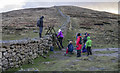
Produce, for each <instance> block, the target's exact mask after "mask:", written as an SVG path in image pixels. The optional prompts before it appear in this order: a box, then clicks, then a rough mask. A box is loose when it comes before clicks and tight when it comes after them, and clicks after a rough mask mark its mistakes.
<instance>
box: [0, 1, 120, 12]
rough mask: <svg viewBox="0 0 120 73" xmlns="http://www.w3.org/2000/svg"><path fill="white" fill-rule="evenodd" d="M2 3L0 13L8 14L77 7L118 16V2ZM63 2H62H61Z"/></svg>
mask: <svg viewBox="0 0 120 73" xmlns="http://www.w3.org/2000/svg"><path fill="white" fill-rule="evenodd" d="M2 1H3V3H2V5H0V13H2V12H8V11H12V10H19V9H26V8H38V7H41V8H42V7H52V6H78V7H82V8H87V9H92V10H97V11H105V12H110V13H115V14H120V13H119V12H118V11H119V10H118V9H119V6H118V0H114V1H113V0H109V2H107V1H108V0H104V1H103V0H101V1H100V0H96V2H93V1H94V0H93V1H91V0H84V1H82V0H81V1H78V0H77V1H74V0H69V1H63V0H61V1H58V0H57V1H54V0H47V1H48V2H47V1H42V0H38V1H33V0H26V1H25V0H20V1H17V0H13V1H11V2H8V3H4V2H5V0H2ZM62 1H63V2H62Z"/></svg>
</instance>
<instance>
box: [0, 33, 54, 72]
mask: <svg viewBox="0 0 120 73" xmlns="http://www.w3.org/2000/svg"><path fill="white" fill-rule="evenodd" d="M51 45H52V35H47V36H45V37H44V38H41V39H29V40H24V41H19V42H11V43H2V47H1V49H0V56H1V58H0V67H1V68H2V70H6V69H9V68H18V67H20V66H21V65H22V64H26V63H32V60H33V59H35V58H37V57H39V56H43V57H45V54H47V53H48V51H49V50H50V46H51Z"/></svg>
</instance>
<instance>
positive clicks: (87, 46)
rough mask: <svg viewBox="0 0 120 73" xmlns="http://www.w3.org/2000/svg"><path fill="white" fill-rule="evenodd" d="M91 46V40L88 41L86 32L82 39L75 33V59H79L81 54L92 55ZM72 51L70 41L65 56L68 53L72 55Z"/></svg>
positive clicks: (72, 47)
mask: <svg viewBox="0 0 120 73" xmlns="http://www.w3.org/2000/svg"><path fill="white" fill-rule="evenodd" d="M82 44H83V45H82ZM91 46H92V40H90V35H89V34H88V33H87V32H86V33H85V34H84V38H83V39H82V36H81V34H80V33H77V35H76V47H75V49H76V50H77V57H81V53H86V52H87V56H89V55H92V50H91ZM73 50H74V46H73V44H72V41H71V40H70V41H69V44H68V46H67V50H66V53H65V55H66V54H68V53H70V54H72V53H73Z"/></svg>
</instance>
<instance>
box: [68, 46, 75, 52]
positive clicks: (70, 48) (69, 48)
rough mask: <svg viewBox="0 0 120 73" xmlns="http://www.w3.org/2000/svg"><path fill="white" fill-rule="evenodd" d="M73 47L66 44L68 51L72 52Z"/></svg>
mask: <svg viewBox="0 0 120 73" xmlns="http://www.w3.org/2000/svg"><path fill="white" fill-rule="evenodd" d="M73 48H74V47H73V45H72V44H69V45H68V51H69V52H72V51H73Z"/></svg>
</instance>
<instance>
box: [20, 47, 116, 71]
mask: <svg viewBox="0 0 120 73" xmlns="http://www.w3.org/2000/svg"><path fill="white" fill-rule="evenodd" d="M92 51H93V55H92V56H88V57H87V56H86V54H83V53H82V57H80V58H77V57H76V52H75V51H74V54H73V55H70V54H68V55H66V56H64V53H65V49H63V50H61V51H54V53H53V54H51V55H50V56H49V58H50V59H53V60H52V61H46V62H41V63H38V64H37V65H38V66H35V67H30V68H26V69H21V70H19V71H109V70H118V68H117V66H118V48H104V49H93V50H92ZM110 52H111V53H110ZM101 53H102V54H101ZM113 53H114V54H117V55H113Z"/></svg>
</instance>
